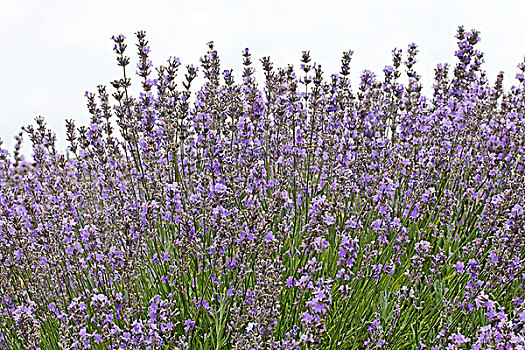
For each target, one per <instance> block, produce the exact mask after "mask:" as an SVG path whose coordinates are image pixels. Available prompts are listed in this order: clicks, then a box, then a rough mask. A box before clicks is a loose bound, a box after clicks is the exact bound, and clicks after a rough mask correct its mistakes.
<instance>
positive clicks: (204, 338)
mask: <svg viewBox="0 0 525 350" xmlns="http://www.w3.org/2000/svg"><path fill="white" fill-rule="evenodd" d="M136 35H137V38H138V45H137V47H138V55H139V58H140V60H139V64H138V66H137V71H136V73H137V75H138V76H139V77H140V82H141V84H142V88H143V92H141V93H140V96H139V97H132V96H131V95H130V94H129V88H130V84H131V79H130V78H129V76H130V72H129V68H127V66H128V64H129V62H130V61H129V58H128V57H127V56H125V49H126V44H125V43H124V40H125V38H124V36H122V35H119V36H117V37H113V40H114V42H115V48H114V50H115V52H116V54H117V61H118V65H119V66H120V67H122V70H123V78H122V79H119V80H115V81H113V82H111V85H112V86H113V88H114V91H115V92H114V93H113V94H112V97H113V98H114V99H115V101H116V105H115V106H113V107H112V106H110V102H109V95H108V92H107V90H106V87H105V86H99V87H98V100H97V98H96V97H97V96H96V95H95V94H94V93H86V97H87V101H88V104H87V107H88V109H89V112H90V113H91V115H92V118H91V123H90V125H89V126H81V127H77V126H76V125H75V123H74V121H72V120H69V121H67V140H68V142H69V146H68V151H69V155H70V156H66V155H64V154H60V153H59V152H58V151H57V150H56V148H55V136H54V134H53V133H52V131H51V130H49V129H48V128H47V126H46V123H45V122H44V120H43V119H42V118H37V119H36V125H31V126H27V127H25V128H24V129H23V131H24V133H25V134H24V133H20V135H18V136H17V145H16V147H15V151H14V154H13V155H12V156H10V155H9V154H8V152H7V151H5V150H2V151H1V154H0V155H1V157H0V204H1V207H0V281H1V283H0V296H1V303H0V311H1V313H0V348H5V349H38V348H39V349H179V350H181V349H239V350H240V349H287V350H288V349H290V350H291V349H294V350H295V349H365V348H366V349H375V348H383V349H425V348H428V349H432V350H437V349H463V348H468V349H523V348H524V347H525V327H524V326H525V303H524V301H523V299H524V295H525V291H524V279H525V273H524V265H525V264H524V260H525V249H524V247H525V235H524V217H525V214H524V211H523V199H524V198H525V193H524V183H525V173H524V166H525V164H524V163H525V160H524V158H523V153H524V135H525V123H524V122H525V118H524V113H525V83H524V75H523V74H524V71H525V63H521V64H520V65H519V66H518V67H519V69H520V70H521V72H520V73H519V74H517V76H516V78H517V80H518V81H519V86H518V87H512V89H511V91H510V92H508V93H504V91H503V88H502V81H503V73H500V74H499V75H498V77H497V80H496V82H495V84H494V85H493V86H490V85H489V83H488V81H487V78H486V74H485V72H484V71H483V70H482V64H483V53H481V52H479V51H478V50H476V49H474V46H475V45H476V44H477V43H478V42H479V40H480V37H479V32H477V31H475V30H472V31H470V32H466V31H465V30H464V29H463V27H459V29H458V32H457V36H456V37H457V39H458V50H457V51H456V54H455V55H456V57H457V58H458V60H459V62H458V63H457V64H456V66H455V68H454V70H453V77H452V78H449V77H448V73H449V68H450V67H449V65H447V64H444V65H438V66H437V68H436V70H435V83H434V85H433V90H434V93H433V97H432V100H431V101H430V100H427V98H425V97H424V96H422V95H421V88H422V85H421V83H420V76H419V75H418V74H417V73H416V71H415V68H414V66H415V63H416V61H417V60H416V55H417V53H418V50H417V46H416V45H415V44H411V45H409V46H408V51H407V56H406V57H407V58H406V60H405V61H403V55H402V50H397V49H396V50H394V51H393V52H392V54H393V63H392V66H386V67H385V69H384V71H383V72H384V79H383V80H380V79H379V78H378V77H376V75H375V74H374V73H372V72H370V71H364V72H363V74H362V75H361V83H360V84H359V87H358V89H357V93H354V92H352V89H351V87H350V83H349V74H350V61H351V58H352V54H353V52H352V51H348V52H344V54H343V57H342V66H341V72H340V73H339V74H334V75H331V77H330V79H329V80H328V81H327V80H325V79H324V78H323V71H322V70H321V66H320V65H317V64H310V63H311V58H310V55H309V52H306V51H305V52H303V55H302V59H301V62H302V63H301V66H300V73H299V74H298V75H296V73H295V72H294V69H293V67H292V66H288V67H286V68H279V69H277V70H274V68H273V65H272V62H271V61H270V58H269V57H263V58H262V59H261V60H260V61H261V63H262V69H263V70H264V73H265V77H266V81H265V83H264V86H263V88H262V89H260V88H259V87H258V84H257V83H256V82H255V80H254V78H253V73H254V68H253V66H252V61H251V54H250V52H249V50H248V49H246V50H245V51H244V52H243V58H244V61H243V62H244V72H243V74H242V78H243V80H242V82H241V83H236V82H235V81H234V76H233V74H232V71H231V70H224V71H221V68H220V62H219V56H218V54H217V51H216V50H214V45H213V42H210V43H208V46H209V51H208V52H207V54H206V55H205V56H204V57H203V58H201V69H202V71H203V74H204V77H205V78H206V82H205V83H204V85H203V87H202V88H201V89H200V91H198V93H197V94H196V96H195V102H194V103H193V106H190V97H191V92H190V87H191V83H192V81H193V80H194V78H195V77H196V76H197V71H198V69H197V68H196V67H194V66H192V65H189V66H187V67H186V73H185V79H184V82H183V83H182V85H183V88H182V89H181V88H179V87H178V85H177V83H176V82H175V81H176V80H177V74H178V72H179V68H180V61H179V60H178V59H177V58H170V59H169V60H168V61H167V65H165V66H160V67H159V68H157V69H156V72H157V75H156V78H153V77H152V74H151V73H152V68H153V65H152V62H151V61H150V60H149V58H148V54H149V52H150V48H149V46H148V41H146V39H145V33H144V32H142V31H141V32H138V33H136ZM402 70H405V72H406V74H407V76H408V84H407V86H404V85H403V84H401V83H400V82H399V81H398V79H399V78H400V77H401V74H402V73H401V71H402ZM115 123H116V124H117V125H118V127H119V129H120V135H117V134H116V133H115V131H114V129H113V125H115ZM24 135H26V136H28V137H29V139H30V141H31V143H32V147H33V148H32V149H33V160H34V161H33V162H31V163H30V162H27V161H25V160H24V158H23V157H22V155H21V154H20V147H21V143H22V138H23V136H24Z"/></svg>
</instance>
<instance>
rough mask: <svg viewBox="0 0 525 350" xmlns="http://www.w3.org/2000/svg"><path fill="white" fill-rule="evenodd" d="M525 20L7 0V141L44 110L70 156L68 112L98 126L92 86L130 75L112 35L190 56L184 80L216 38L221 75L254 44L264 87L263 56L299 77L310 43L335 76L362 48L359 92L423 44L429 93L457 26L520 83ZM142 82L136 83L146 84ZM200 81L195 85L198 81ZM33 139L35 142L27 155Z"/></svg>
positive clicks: (356, 67)
mask: <svg viewBox="0 0 525 350" xmlns="http://www.w3.org/2000/svg"><path fill="white" fill-rule="evenodd" d="M524 16H525V2H524V1H518V0H515V1H507V0H499V1H492V0H491V1H484V0H473V1H460V0H456V1H450V0H440V1H425V0H383V1H379V0H366V1H365V0H361V1H356V0H340V1H333V0H324V1H320V0H288V1H286V0H265V1H258V2H254V1H248V0H193V1H190V0H171V1H136V0H124V1H122V0H111V1H109V0H108V1H104V0H94V1H78V0H69V1H58V0H46V1H36V0H32V1H27V0H16V1H13V0H11V1H8V0H0V30H1V33H3V37H2V50H1V54H0V67H1V69H2V75H1V76H2V82H1V84H0V103H1V106H2V109H1V112H0V113H1V114H0V139H2V140H3V141H4V145H3V148H7V149H8V150H9V151H11V150H12V149H13V146H14V136H15V135H16V134H17V133H18V132H19V131H20V128H21V127H22V126H24V125H27V124H29V123H32V122H33V120H34V117H36V116H38V115H41V116H43V117H45V118H46V121H47V122H48V125H49V126H50V127H51V128H52V129H53V130H54V131H55V132H56V134H57V139H58V147H59V150H61V151H63V150H64V149H65V145H66V142H65V136H66V132H65V119H70V118H71V119H75V120H77V125H80V124H86V123H88V122H89V118H90V116H89V113H88V111H87V107H86V98H85V97H84V92H85V91H86V90H87V91H90V92H96V86H97V85H99V84H103V85H106V86H107V90H108V93H110V94H111V93H112V92H113V91H114V89H113V87H112V86H111V84H110V81H112V80H114V79H118V78H120V77H121V68H120V67H118V66H117V62H116V55H115V53H114V52H113V50H112V49H113V46H114V43H113V41H112V40H111V39H110V38H111V36H112V35H117V34H124V35H125V36H126V38H127V44H128V49H127V55H128V56H130V57H131V59H132V61H131V63H132V65H133V66H135V64H136V62H137V55H136V47H135V44H136V42H137V41H136V37H135V35H134V33H135V32H136V31H138V30H145V31H146V32H147V39H148V40H149V42H150V48H151V59H152V61H153V64H154V65H155V67H157V66H158V65H160V64H164V63H165V62H166V60H167V59H168V58H169V56H176V57H179V58H180V59H181V63H182V65H181V69H179V80H178V81H180V83H182V81H183V80H182V79H183V76H184V75H183V74H184V73H185V68H184V69H182V68H183V67H185V66H186V65H188V64H193V65H195V66H199V58H200V57H201V56H203V55H204V54H205V53H206V51H207V49H208V48H207V46H206V43H207V42H208V41H211V40H213V41H214V42H215V48H216V49H217V51H218V54H219V57H220V58H221V70H224V69H230V68H233V69H234V76H235V81H236V82H238V81H240V80H241V74H242V51H243V49H244V48H246V47H248V48H250V51H251V53H252V61H253V62H254V66H255V68H256V70H257V73H256V77H257V78H258V81H259V83H260V84H259V86H260V87H262V83H263V81H262V78H263V75H262V73H261V72H262V68H261V64H260V62H259V59H260V58H261V57H262V56H270V57H271V58H272V61H273V62H274V68H275V69H276V68H277V67H279V66H286V65H287V64H293V65H294V67H296V72H297V73H298V69H297V68H298V67H299V65H300V58H301V54H302V51H303V50H310V54H311V58H312V61H313V62H317V63H319V64H322V66H323V71H324V72H325V78H326V79H328V78H329V76H330V74H332V73H337V72H339V71H340V61H341V56H342V53H343V51H347V50H353V51H354V56H353V59H352V63H351V66H350V67H351V82H352V85H353V88H354V91H355V87H356V86H357V84H358V81H359V76H360V74H361V72H362V71H363V70H364V69H369V70H372V71H374V72H375V73H376V74H377V75H378V77H379V78H382V77H383V73H382V70H383V68H384V66H385V65H390V64H391V57H392V56H391V51H392V49H394V48H395V47H397V48H402V49H403V52H406V48H407V46H408V44H410V43H412V42H414V43H416V44H418V46H419V54H418V63H417V65H416V66H415V68H416V70H417V71H418V73H419V74H420V75H421V76H422V78H421V82H422V84H423V87H424V90H423V91H424V93H425V94H427V95H428V94H429V93H430V92H431V86H432V84H433V79H434V68H435V66H436V64H438V63H445V62H448V63H450V64H451V66H452V67H453V66H454V65H455V64H456V58H455V57H454V51H455V50H456V48H457V46H456V38H455V37H454V35H455V34H456V30H457V27H458V25H464V26H465V29H466V30H467V31H469V30H471V29H473V28H474V29H477V30H479V31H481V42H480V43H479V44H478V45H477V46H476V47H477V48H478V49H480V50H482V51H483V52H485V61H486V63H485V70H486V71H487V73H488V78H489V81H490V82H491V83H493V82H494V81H495V79H496V75H497V74H498V72H499V71H500V70H503V71H504V72H505V80H504V87H505V88H506V89H508V88H510V87H511V86H512V85H517V83H518V82H517V80H515V78H514V77H515V75H516V73H517V72H518V69H517V67H516V66H517V64H518V63H520V62H521V61H522V60H523V57H524V55H525V31H524V30H523V22H524ZM313 62H312V63H313ZM199 67H200V66H199ZM128 68H131V65H130V66H128ZM133 71H135V68H134V67H133ZM199 73H200V72H199ZM138 79H139V78H138V77H136V78H135V76H133V78H132V83H133V84H135V85H136V88H138V86H139V85H140V84H139V82H138ZM201 83H202V80H200V79H197V80H195V81H194V84H193V85H194V88H195V87H197V86H199V87H200V84H201ZM179 86H181V87H182V85H179ZM134 91H138V90H134ZM193 91H195V90H193ZM134 96H135V94H134ZM111 101H112V102H113V101H114V100H113V98H111ZM29 142H30V141H29V139H28V137H25V138H24V144H25V145H26V146H25V147H24V154H26V155H28V154H30V150H29Z"/></svg>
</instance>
